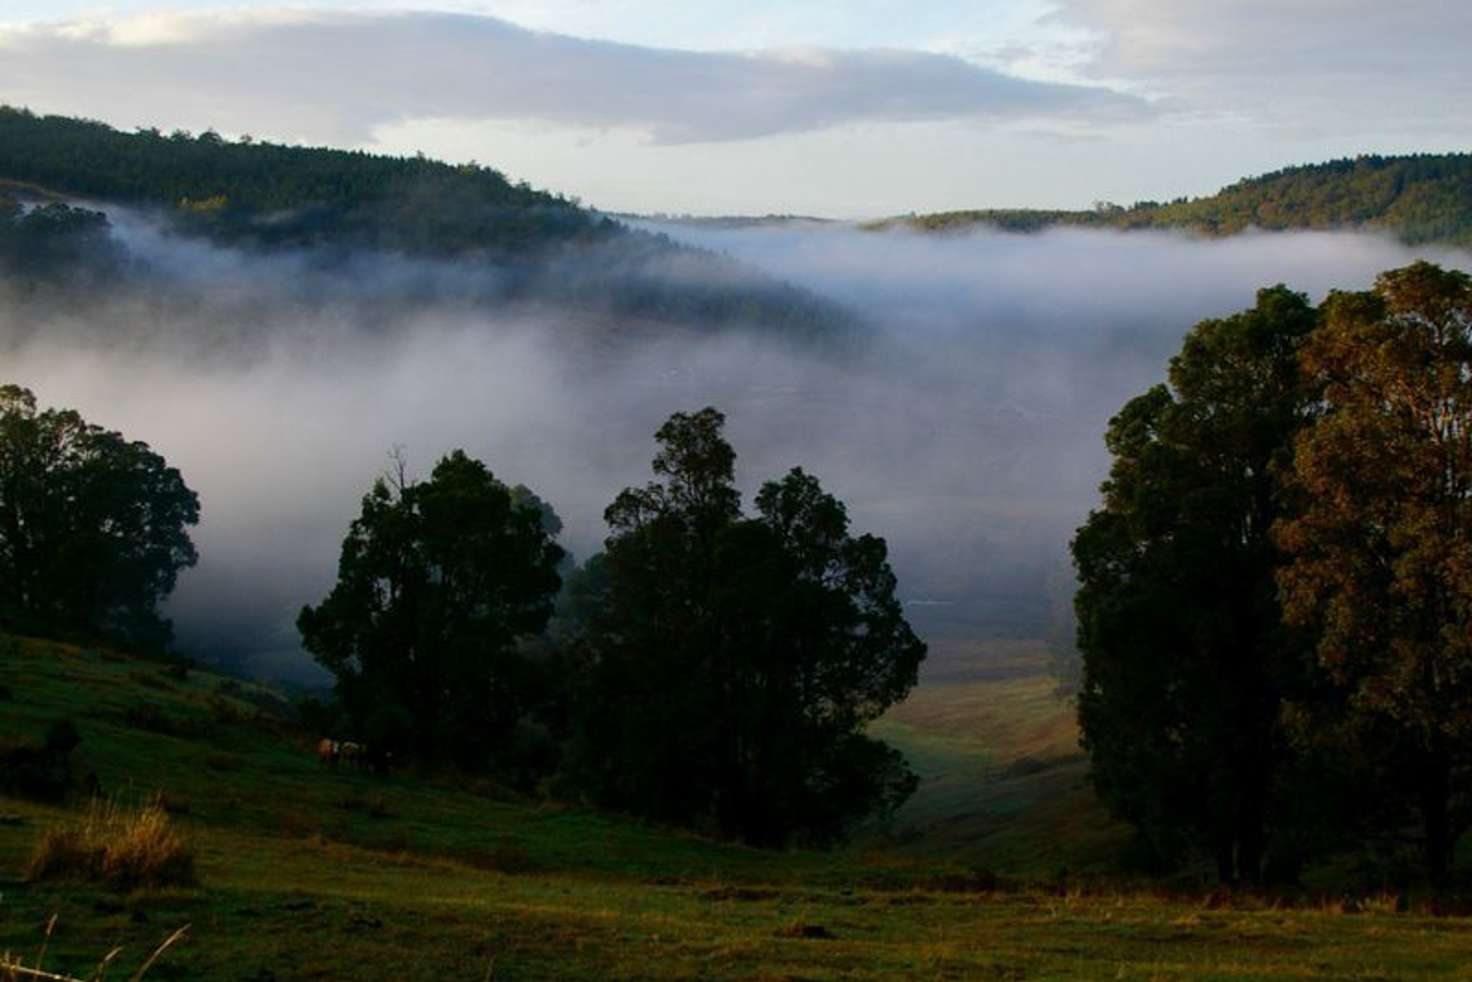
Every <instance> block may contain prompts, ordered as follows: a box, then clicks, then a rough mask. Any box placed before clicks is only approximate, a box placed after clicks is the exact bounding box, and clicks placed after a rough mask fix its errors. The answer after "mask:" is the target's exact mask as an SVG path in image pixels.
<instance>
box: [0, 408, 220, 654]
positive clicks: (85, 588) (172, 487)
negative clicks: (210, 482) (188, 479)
mask: <svg viewBox="0 0 1472 982" xmlns="http://www.w3.org/2000/svg"><path fill="white" fill-rule="evenodd" d="M198 521H199V498H198V496H197V495H195V493H194V492H193V491H191V490H190V489H189V487H188V486H187V485H186V484H185V483H184V479H183V478H182V477H181V476H180V474H179V472H178V471H177V470H176V469H174V468H172V467H170V466H168V464H167V463H166V462H165V460H164V459H163V458H162V457H161V456H159V455H158V454H156V453H154V452H153V451H152V450H150V449H149V447H148V445H147V444H145V443H140V442H136V441H129V440H126V439H124V438H123V436H122V435H121V434H120V433H116V432H112V431H109V430H104V429H103V428H101V427H99V426H96V425H93V424H91V423H88V422H87V421H86V420H84V419H83V418H82V417H81V416H80V415H79V414H78V413H76V412H75V411H73V410H70V409H46V410H38V409H37V406H36V398H35V396H34V395H33V394H32V393H31V392H30V391H28V390H26V389H22V388H20V387H18V386H14V385H6V386H0V623H3V624H4V625H5V626H6V628H7V629H8V630H13V631H29V632H34V633H39V634H52V635H55V634H80V635H89V634H90V635H104V636H108V637H112V638H116V639H119V640H122V641H125V642H130V643H133V644H137V645H142V646H147V647H156V646H161V645H163V644H164V643H166V642H167V641H168V638H169V624H168V622H167V621H166V620H164V619H163V618H162V617H161V616H160V614H159V611H158V606H159V604H160V603H161V602H162V601H163V600H164V599H165V598H166V597H167V596H168V595H169V594H170V593H171V592H172V591H173V589H174V584H175V582H176V579H177V576H178V573H179V571H180V570H181V569H183V568H185V567H188V566H192V565H193V564H194V563H195V561H196V559H197V555H196V553H195V550H194V545H193V544H192V543H191V542H190V540H189V534H188V527H189V526H192V525H195V524H197V523H198Z"/></svg>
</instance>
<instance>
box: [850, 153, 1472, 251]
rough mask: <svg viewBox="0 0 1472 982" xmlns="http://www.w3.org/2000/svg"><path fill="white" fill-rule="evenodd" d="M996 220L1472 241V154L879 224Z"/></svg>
mask: <svg viewBox="0 0 1472 982" xmlns="http://www.w3.org/2000/svg"><path fill="white" fill-rule="evenodd" d="M976 225H992V226H995V227H997V228H1000V229H1003V230H1006V231H1009V232H1033V231H1040V230H1042V229H1045V228H1051V227H1054V226H1058V225H1066V226H1082V227H1086V228H1116V229H1145V228H1176V229H1186V230H1190V231H1193V232H1198V233H1201V234H1205V235H1235V234H1237V233H1239V232H1243V231H1246V230H1248V229H1251V228H1259V229H1265V230H1269V231H1287V230H1290V229H1315V230H1323V231H1328V230H1360V231H1381V232H1388V233H1391V234H1393V235H1395V236H1396V237H1398V238H1400V239H1401V240H1403V241H1405V242H1407V243H1410V244H1413V245H1414V244H1420V243H1427V242H1444V243H1449V244H1453V245H1472V154H1465V153H1456V154H1414V155H1410V156H1395V157H1383V156H1376V155H1365V156H1360V157H1353V158H1344V159H1341V160H1333V161H1329V162H1328V163H1323V164H1311V165H1307V166H1301V167H1288V168H1285V169H1283V170H1279V171H1274V172H1272V173H1270V174H1264V175H1262V176H1260V177H1251V178H1246V179H1244V180H1241V181H1238V182H1237V183H1235V184H1232V185H1230V186H1228V187H1225V188H1223V189H1222V190H1221V191H1218V192H1217V193H1216V194H1214V195H1210V196H1208V197H1203V198H1190V199H1187V198H1178V199H1176V200H1174V201H1170V202H1157V201H1140V202H1136V203H1135V204H1133V205H1131V206H1129V207H1124V206H1121V205H1115V204H1111V203H1109V202H1100V203H1098V204H1097V205H1096V206H1095V207H1094V208H1093V209H1090V210H1086V211H1060V210H1041V209H1036V210H1035V209H1025V208H1023V209H982V210H975V211H950V212H938V213H935V214H929V215H911V216H907V217H902V218H893V219H887V220H885V221H882V222H876V223H873V224H872V225H870V226H868V227H869V228H874V229H883V228H892V227H907V228H912V229H917V230H921V231H936V232H939V231H955V230H961V229H967V228H971V227H974V226H976Z"/></svg>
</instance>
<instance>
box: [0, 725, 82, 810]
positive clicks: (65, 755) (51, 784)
mask: <svg viewBox="0 0 1472 982" xmlns="http://www.w3.org/2000/svg"><path fill="white" fill-rule="evenodd" d="M81 739H82V738H81V735H80V734H79V733H78V732H77V728H76V726H75V725H74V724H73V723H72V722H71V721H70V720H58V721H57V722H55V723H52V724H51V726H50V728H49V729H48V730H47V732H46V739H45V742H44V743H41V744H39V745H38V744H36V743H35V742H33V741H28V740H16V741H9V742H5V743H0V792H3V793H5V794H13V795H17V796H20V797H25V798H32V799H34V800H37V801H60V800H62V799H63V798H65V797H66V792H67V788H69V787H70V786H71V783H72V762H71V754H72V751H73V750H75V749H76V747H77V744H79V743H80V742H81Z"/></svg>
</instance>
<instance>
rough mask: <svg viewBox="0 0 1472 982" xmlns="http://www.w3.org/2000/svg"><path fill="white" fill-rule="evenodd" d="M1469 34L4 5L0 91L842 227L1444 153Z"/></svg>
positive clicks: (657, 11) (1298, 23)
mask: <svg viewBox="0 0 1472 982" xmlns="http://www.w3.org/2000/svg"><path fill="white" fill-rule="evenodd" d="M1469 48H1472V4H1468V3H1466V2H1465V0H1402V2H1399V3H1395V4H1387V3H1385V2H1384V0H1233V2H1231V3H1226V2H1222V0H969V2H960V0H903V2H901V0H847V2H840V0H805V2H803V3H792V2H775V0H744V2H741V3H735V2H729V0H727V2H713V0H504V2H492V0H484V2H458V0H439V2H435V3H421V2H418V0H395V2H392V3H381V2H372V0H370V2H363V0H356V2H346V0H319V2H316V3H305V4H296V5H292V6H283V5H281V4H280V3H250V2H240V0H236V2H233V3H227V2H218V0H193V2H179V0H175V2H172V3H167V2H165V3H159V2H156V0H111V2H97V0H6V2H5V3H4V5H3V6H0V102H6V103H10V104H21V105H27V106H29V107H30V108H32V109H35V110H37V111H43V112H57V113H65V114H72V115H85V116H88V117H91V118H96V119H102V120H104V121H106V122H109V123H112V124H114V125H117V126H120V127H124V128H131V127H136V126H159V127H161V128H163V129H167V130H172V129H174V128H184V129H189V130H193V131H198V130H203V129H207V128H214V129H216V130H217V131H219V132H221V133H222V134H224V135H226V136H231V137H235V136H240V135H243V134H246V133H249V134H252V135H253V136H256V137H258V138H265V139H272V140H278V141H282V142H293V143H307V144H331V145H336V146H347V147H361V148H365V149H369V150H375V151H382V152H390V153H414V152H421V151H422V152H424V153H427V154H429V155H431V156H435V157H442V158H446V159H450V160H455V161H465V160H476V161H478V162H480V163H483V164H489V165H492V166H495V167H497V168H499V169H501V170H502V171H504V172H506V173H507V174H508V175H509V176H511V177H512V178H514V179H517V180H527V181H529V182H530V183H532V184H534V185H536V186H538V187H544V188H548V189H551V190H555V191H560V192H563V193H566V194H569V195H574V196H577V197H578V198H580V199H581V200H583V201H584V202H586V203H588V204H590V205H593V206H595V207H599V208H603V209H606V210H610V211H637V212H643V213H657V212H665V213H692V214H736V213H740V214H768V213H780V214H810V215H823V216H830V217H838V218H868V217H878V216H884V215H893V214H902V213H906V212H910V211H917V212H924V211H935V210H944V209H953V208H973V207H1019V206H1034V207H1088V206H1089V205H1091V204H1092V203H1093V202H1095V201H1100V200H1109V201H1118V202H1122V203H1129V202H1132V201H1135V200H1139V199H1144V198H1155V199H1163V198H1171V197H1175V196H1178V195H1183V194H1185V195H1195V194H1207V193H1211V192H1212V191H1214V190H1216V189H1217V188H1218V187H1220V186H1222V185H1225V184H1228V183H1231V182H1232V181H1234V180H1236V179H1238V178H1240V177H1243V176H1247V175H1251V174H1256V173H1262V172H1265V171H1269V170H1273V169H1276V168H1278V167H1282V166H1287V165H1291V164H1295V163H1306V162H1313V161H1319V160H1324V159H1330V158H1334V157H1340V156H1350V155H1354V154H1357V153H1364V152H1380V153H1396V152H1411V151H1428V152H1444V151H1449V150H1465V149H1468V147H1467V138H1466V134H1467V133H1468V132H1472V70H1469V69H1468V68H1467V65H1466V58H1465V52H1466V51H1467V50H1469Z"/></svg>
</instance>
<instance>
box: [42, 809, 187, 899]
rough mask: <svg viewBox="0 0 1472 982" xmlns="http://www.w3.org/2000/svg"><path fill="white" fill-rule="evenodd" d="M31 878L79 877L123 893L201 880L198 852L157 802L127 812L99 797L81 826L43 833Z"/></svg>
mask: <svg viewBox="0 0 1472 982" xmlns="http://www.w3.org/2000/svg"><path fill="white" fill-rule="evenodd" d="M26 879H27V880H28V881H31V882H35V881H38V880H55V879H78V880H86V881H90V882H94V883H104V884H106V885H107V886H109V887H112V888H113V889H115V890H123V891H126V890H135V889H138V888H140V887H166V886H192V885H194V884H195V883H197V882H198V879H197V878H196V876H195V872H194V851H193V849H192V848H190V846H189V844H188V843H187V842H186V841H185V840H184V837H183V836H181V835H180V834H179V833H178V832H177V831H176V830H175V829H174V827H173V823H172V821H171V820H170V818H169V814H168V812H167V811H166V810H165V809H164V807H163V805H162V803H161V802H160V801H158V800H155V801H153V802H150V803H149V804H147V805H145V806H143V807H142V808H138V809H125V808H120V807H119V806H118V804H117V803H116V802H113V801H100V800H97V799H94V800H93V801H92V804H91V805H90V806H89V808H88V809H87V813H86V815H85V816H83V817H82V819H81V821H80V822H77V823H75V824H72V825H68V826H63V827H59V828H57V827H53V828H48V829H46V830H45V831H44V832H43V833H42V835H41V838H40V840H39V841H38V842H37V843H36V847H35V849H34V850H33V851H32V853H31V858H30V862H29V863H27V865H26Z"/></svg>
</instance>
